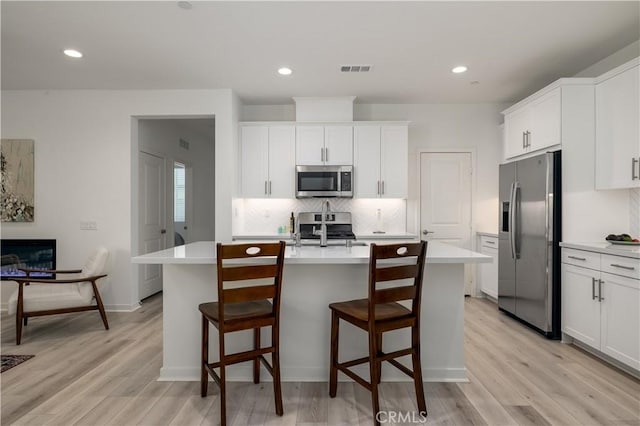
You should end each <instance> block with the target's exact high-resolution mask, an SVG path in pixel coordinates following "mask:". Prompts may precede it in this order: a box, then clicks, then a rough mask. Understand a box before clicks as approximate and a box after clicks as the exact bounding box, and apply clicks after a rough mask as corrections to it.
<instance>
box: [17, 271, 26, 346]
mask: <svg viewBox="0 0 640 426" xmlns="http://www.w3.org/2000/svg"><path fill="white" fill-rule="evenodd" d="M23 290H24V289H23V286H22V283H19V284H18V302H17V306H16V345H19V344H20V340H22V314H23V310H24V304H23V303H24V296H23Z"/></svg>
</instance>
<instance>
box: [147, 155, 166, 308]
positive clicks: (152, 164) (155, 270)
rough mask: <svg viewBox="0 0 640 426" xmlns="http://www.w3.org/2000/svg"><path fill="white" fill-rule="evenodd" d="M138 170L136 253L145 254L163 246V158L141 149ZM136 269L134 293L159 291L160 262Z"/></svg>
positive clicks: (164, 237)
mask: <svg viewBox="0 0 640 426" xmlns="http://www.w3.org/2000/svg"><path fill="white" fill-rule="evenodd" d="M138 173H139V176H138V185H139V186H140V187H139V194H138V202H139V214H140V216H139V221H140V223H139V225H140V226H139V229H140V238H139V241H140V246H139V254H146V253H151V252H154V251H158V250H163V249H164V248H165V247H166V246H165V243H166V235H167V229H166V203H165V185H166V183H165V160H164V158H162V157H158V156H155V155H152V154H148V153H146V152H142V151H141V152H140V154H139V166H138ZM171 235H173V233H171ZM140 268H141V270H140V283H139V288H138V296H139V298H140V299H144V298H145V297H149V296H151V295H152V294H154V293H157V292H159V291H161V290H162V267H161V265H141V266H140Z"/></svg>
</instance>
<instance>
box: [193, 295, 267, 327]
mask: <svg viewBox="0 0 640 426" xmlns="http://www.w3.org/2000/svg"><path fill="white" fill-rule="evenodd" d="M198 309H200V312H202V315H204V316H205V317H207V319H208V320H210V321H211V322H212V323H213V325H215V326H216V327H217V326H218V324H216V323H218V322H219V320H218V302H210V303H202V304H201V305H200V306H198ZM272 312H273V305H272V304H271V302H269V301H268V300H251V301H249V302H237V303H226V304H225V305H224V321H225V322H232V321H244V320H248V319H258V318H261V317H270V316H271V313H272Z"/></svg>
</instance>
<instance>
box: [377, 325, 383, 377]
mask: <svg viewBox="0 0 640 426" xmlns="http://www.w3.org/2000/svg"><path fill="white" fill-rule="evenodd" d="M376 349H377V352H376V355H380V354H381V353H382V333H378V337H377V339H376ZM381 381H382V361H379V362H378V384H380V382H381Z"/></svg>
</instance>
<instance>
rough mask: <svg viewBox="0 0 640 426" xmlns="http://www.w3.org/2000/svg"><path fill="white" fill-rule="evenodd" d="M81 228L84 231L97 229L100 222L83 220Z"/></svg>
mask: <svg viewBox="0 0 640 426" xmlns="http://www.w3.org/2000/svg"><path fill="white" fill-rule="evenodd" d="M80 229H81V230H83V231H97V230H98V223H97V222H96V221H95V220H81V221H80Z"/></svg>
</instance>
